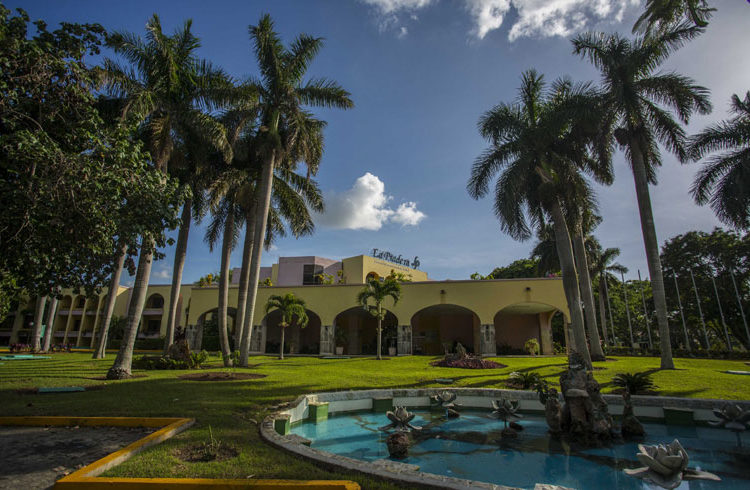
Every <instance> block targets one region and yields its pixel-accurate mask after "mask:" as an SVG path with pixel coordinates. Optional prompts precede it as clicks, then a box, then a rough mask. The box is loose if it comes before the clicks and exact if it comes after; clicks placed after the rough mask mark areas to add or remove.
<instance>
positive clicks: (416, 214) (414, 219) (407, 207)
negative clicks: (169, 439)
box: [391, 201, 427, 226]
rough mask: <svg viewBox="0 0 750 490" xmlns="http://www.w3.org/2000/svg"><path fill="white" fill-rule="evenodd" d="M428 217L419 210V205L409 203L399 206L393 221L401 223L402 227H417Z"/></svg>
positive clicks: (392, 218)
mask: <svg viewBox="0 0 750 490" xmlns="http://www.w3.org/2000/svg"><path fill="white" fill-rule="evenodd" d="M426 216H427V215H425V214H424V213H423V212H422V211H419V210H418V209H417V203H415V202H413V201H409V202H402V203H401V204H399V206H398V208H397V209H396V212H395V213H393V216H392V217H391V221H393V222H394V223H399V224H400V225H401V226H417V225H418V224H419V222H420V221H422V220H423V219H425V217H426Z"/></svg>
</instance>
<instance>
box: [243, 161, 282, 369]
mask: <svg viewBox="0 0 750 490" xmlns="http://www.w3.org/2000/svg"><path fill="white" fill-rule="evenodd" d="M274 158H275V157H274V154H272V155H271V156H270V157H269V158H268V160H266V162H265V163H264V164H263V169H262V171H261V176H260V182H258V192H259V193H258V194H257V198H258V200H257V201H256V204H255V205H256V206H257V207H256V214H255V233H254V237H253V252H252V256H251V260H250V278H249V284H248V294H247V302H246V304H247V307H246V310H245V315H247V317H246V320H245V322H246V323H247V322H248V321H249V322H250V328H244V329H243V332H242V344H241V346H240V366H242V367H247V366H248V362H249V357H250V335H251V333H252V330H253V329H252V321H253V317H254V315H255V300H256V298H257V296H258V279H259V278H260V260H261V256H262V253H263V239H264V237H265V236H266V225H267V224H268V210H269V208H270V206H271V190H272V186H273V167H274Z"/></svg>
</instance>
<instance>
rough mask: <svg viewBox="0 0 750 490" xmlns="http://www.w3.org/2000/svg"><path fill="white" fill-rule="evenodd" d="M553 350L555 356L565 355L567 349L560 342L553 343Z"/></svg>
mask: <svg viewBox="0 0 750 490" xmlns="http://www.w3.org/2000/svg"><path fill="white" fill-rule="evenodd" d="M552 350H553V351H554V353H555V354H565V352H566V350H565V347H563V345H562V344H561V343H560V342H552Z"/></svg>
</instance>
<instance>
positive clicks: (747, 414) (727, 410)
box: [708, 403, 750, 447]
mask: <svg viewBox="0 0 750 490" xmlns="http://www.w3.org/2000/svg"><path fill="white" fill-rule="evenodd" d="M714 415H715V416H716V418H718V419H719V420H717V421H714V422H711V421H709V422H708V423H709V424H711V425H712V426H714V427H724V428H726V429H729V430H731V431H732V432H734V434H735V436H736V437H737V446H738V447H742V437H741V436H740V434H741V433H742V432H744V431H745V430H747V428H748V425H750V410H742V408H740V406H739V405H737V404H734V403H727V404H726V405H724V407H723V408H722V409H721V410H719V409H717V408H714Z"/></svg>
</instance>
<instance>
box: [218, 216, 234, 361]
mask: <svg viewBox="0 0 750 490" xmlns="http://www.w3.org/2000/svg"><path fill="white" fill-rule="evenodd" d="M233 238H234V212H233V209H232V206H230V208H229V213H228V214H227V218H226V221H225V222H224V237H223V239H222V243H221V271H220V272H219V312H218V313H219V343H220V344H221V354H222V357H223V358H224V366H225V367H230V366H231V365H232V358H231V357H230V354H231V352H230V350H229V337H228V335H227V328H228V322H227V303H228V301H229V258H230V256H231V254H232V239H233ZM236 325H237V322H236V321H235V328H236Z"/></svg>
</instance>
